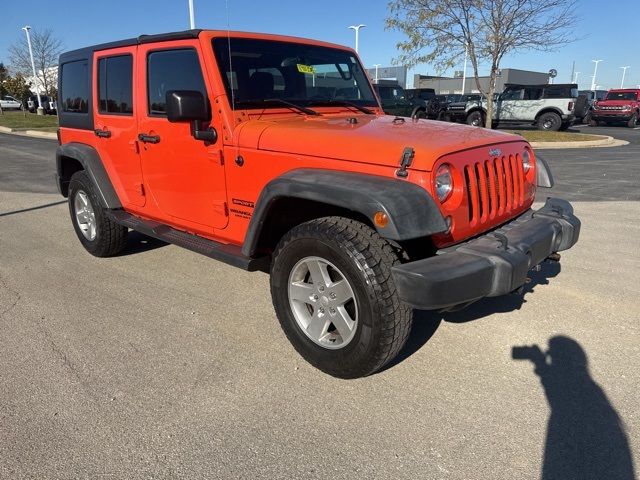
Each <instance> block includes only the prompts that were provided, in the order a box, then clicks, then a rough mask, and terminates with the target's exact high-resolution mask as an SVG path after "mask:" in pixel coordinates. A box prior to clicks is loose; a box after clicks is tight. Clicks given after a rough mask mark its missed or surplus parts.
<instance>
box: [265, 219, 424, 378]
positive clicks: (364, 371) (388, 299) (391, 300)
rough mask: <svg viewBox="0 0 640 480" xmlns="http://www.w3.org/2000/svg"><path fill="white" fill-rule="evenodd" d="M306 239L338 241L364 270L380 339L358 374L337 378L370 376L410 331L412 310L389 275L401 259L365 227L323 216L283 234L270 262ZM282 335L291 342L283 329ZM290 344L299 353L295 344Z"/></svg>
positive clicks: (400, 347)
mask: <svg viewBox="0 0 640 480" xmlns="http://www.w3.org/2000/svg"><path fill="white" fill-rule="evenodd" d="M309 237H315V238H320V239H323V238H324V239H330V240H333V241H337V242H338V243H339V244H340V245H341V246H342V247H343V248H345V249H346V250H347V252H349V253H350V254H351V255H354V256H355V259H356V261H357V262H358V263H359V264H360V265H361V266H362V267H363V268H364V269H365V275H366V277H367V278H368V279H369V280H370V282H371V283H370V285H371V287H372V288H373V289H374V291H375V294H376V299H377V303H378V308H379V312H380V317H381V319H382V329H381V331H382V336H381V338H380V341H379V343H378V345H377V349H376V352H375V354H374V355H372V356H371V357H370V358H369V360H368V363H367V364H363V365H358V366H357V371H354V370H351V371H349V372H346V371H345V372H343V373H344V374H343V375H339V376H341V377H344V378H354V377H361V376H366V375H370V374H372V373H374V372H376V371H377V370H379V369H380V368H382V367H383V366H384V365H386V364H387V363H388V362H389V361H391V360H392V359H393V358H395V357H396V355H397V354H398V353H399V352H400V350H401V349H402V347H403V346H404V345H405V343H406V341H407V338H408V337H409V333H410V332H411V325H412V320H413V315H412V314H413V312H412V309H411V308H410V307H409V306H407V305H405V304H403V303H402V302H401V301H400V299H399V297H398V296H397V292H396V286H395V283H394V281H393V276H392V275H391V268H392V267H393V266H394V265H396V264H398V263H400V258H399V256H398V254H397V253H396V251H395V250H394V249H393V248H392V247H391V245H390V244H389V243H388V242H387V241H386V240H384V239H383V238H382V237H381V236H380V235H379V234H378V233H377V232H376V231H375V230H373V229H372V228H371V227H369V226H368V225H365V224H364V223H361V222H358V221H356V220H352V219H350V218H345V217H323V218H318V219H315V220H311V221H309V222H306V223H303V224H300V225H298V226H297V227H295V228H293V229H292V230H290V231H289V232H288V233H287V234H285V235H284V237H283V238H282V239H281V240H280V242H279V244H278V246H277V247H276V251H275V253H274V255H273V259H274V260H273V261H274V262H276V261H277V259H278V254H279V252H280V251H281V250H282V249H283V248H285V247H286V246H287V244H288V243H290V242H292V241H294V240H296V239H297V238H309ZM272 294H273V291H272ZM272 296H273V295H272ZM285 333H286V334H287V337H288V338H289V340H290V341H291V340H292V338H291V337H290V336H289V334H288V332H287V330H286V329H285ZM291 343H292V344H293V345H294V347H296V350H298V352H299V353H302V352H301V351H300V350H299V349H298V348H297V346H296V343H295V342H293V341H292V342H291ZM350 367H353V366H350Z"/></svg>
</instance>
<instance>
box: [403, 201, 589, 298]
mask: <svg viewBox="0 0 640 480" xmlns="http://www.w3.org/2000/svg"><path fill="white" fill-rule="evenodd" d="M579 235H580V220H579V219H578V218H577V217H576V216H575V215H573V207H572V206H571V204H570V203H569V202H567V201H565V200H560V199H557V198H549V199H547V201H546V203H545V204H544V206H543V207H542V208H541V209H540V210H535V211H534V210H529V211H527V212H525V213H524V214H522V215H521V216H519V217H518V218H516V219H515V220H513V221H511V222H509V223H507V224H506V225H503V226H502V227H500V228H498V229H497V230H493V231H491V232H488V233H486V234H484V235H481V236H480V237H477V238H474V239H472V240H470V241H468V242H465V243H462V244H459V245H454V246H453V247H448V248H446V249H443V250H440V251H439V252H438V254H437V255H435V256H433V257H430V258H425V259H423V260H417V261H415V262H410V263H405V264H403V265H398V266H397V267H394V268H393V270H392V273H393V277H394V280H395V283H396V287H397V289H398V295H399V296H400V298H401V299H402V300H403V301H404V302H406V303H408V304H409V305H411V306H412V307H414V308H419V309H424V310H433V309H444V308H448V307H453V306H457V305H464V304H468V303H470V302H473V301H475V300H478V299H480V298H483V297H496V296H499V295H504V294H506V293H509V292H512V291H514V290H516V289H518V288H519V287H521V286H522V285H524V284H525V283H526V281H527V272H528V271H529V270H530V269H531V268H533V267H535V266H536V265H538V264H539V263H540V262H542V261H543V260H545V259H546V258H547V257H548V256H549V255H551V254H552V253H555V252H559V251H562V250H567V249H569V248H571V247H572V246H573V245H574V244H575V243H576V242H577V241H578V236H579Z"/></svg>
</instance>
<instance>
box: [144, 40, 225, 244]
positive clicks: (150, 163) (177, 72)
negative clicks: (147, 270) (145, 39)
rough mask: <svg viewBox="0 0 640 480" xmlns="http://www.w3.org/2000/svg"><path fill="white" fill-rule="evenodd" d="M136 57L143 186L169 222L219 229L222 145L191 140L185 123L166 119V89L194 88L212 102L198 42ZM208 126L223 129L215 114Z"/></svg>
mask: <svg viewBox="0 0 640 480" xmlns="http://www.w3.org/2000/svg"><path fill="white" fill-rule="evenodd" d="M138 54H139V55H140V62H141V63H140V67H141V68H140V75H139V76H138V91H139V92H141V96H140V98H139V99H138V101H137V105H138V108H139V110H140V113H139V115H138V121H139V124H138V133H139V134H141V135H145V137H144V138H146V139H147V140H146V141H144V142H141V143H140V148H141V150H140V153H141V156H142V169H143V172H144V177H145V186H146V187H148V189H149V192H150V195H152V196H153V200H154V201H155V203H156V205H157V207H158V208H159V209H160V210H161V211H162V212H163V213H164V214H165V215H167V216H168V217H169V218H168V219H169V220H170V221H171V222H170V223H173V224H176V225H178V226H182V227H184V228H185V229H186V230H191V231H196V232H198V231H200V232H211V231H212V229H213V228H218V229H219V228H224V227H225V226H226V225H227V220H228V212H227V206H226V188H225V177H224V167H223V159H222V152H221V150H220V148H221V142H220V141H219V142H218V143H216V144H212V145H209V144H207V143H205V142H203V141H201V140H196V139H194V138H193V136H192V134H191V125H190V124H189V123H188V122H179V123H170V122H169V121H168V120H167V115H166V94H167V92H168V91H170V90H196V91H199V92H201V93H202V94H203V95H204V97H205V99H207V101H209V99H211V98H213V93H212V91H211V88H210V86H209V85H210V82H207V81H206V78H207V76H206V74H205V71H204V68H203V65H204V61H203V60H204V59H203V58H202V53H201V50H200V48H199V42H198V41H197V40H178V41H173V42H163V43H161V44H143V45H140V46H139V47H138ZM211 125H212V126H214V127H215V128H217V129H218V131H219V132H220V131H222V124H221V119H220V116H219V115H218V114H217V111H216V112H214V114H213V120H212V121H211ZM205 128H206V125H205ZM149 140H151V141H149Z"/></svg>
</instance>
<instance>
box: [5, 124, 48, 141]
mask: <svg viewBox="0 0 640 480" xmlns="http://www.w3.org/2000/svg"><path fill="white" fill-rule="evenodd" d="M0 132H2V133H11V134H13V135H22V136H25V137H36V138H50V139H53V140H57V138H58V135H56V134H55V133H54V132H41V131H39V130H28V129H25V128H9V127H0Z"/></svg>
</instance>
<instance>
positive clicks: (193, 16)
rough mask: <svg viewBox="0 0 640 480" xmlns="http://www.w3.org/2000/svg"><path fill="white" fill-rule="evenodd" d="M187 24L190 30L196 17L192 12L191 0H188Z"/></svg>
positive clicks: (194, 24)
mask: <svg viewBox="0 0 640 480" xmlns="http://www.w3.org/2000/svg"><path fill="white" fill-rule="evenodd" d="M189 25H190V28H191V30H193V29H194V28H196V17H195V15H194V13H193V0H189Z"/></svg>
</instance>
